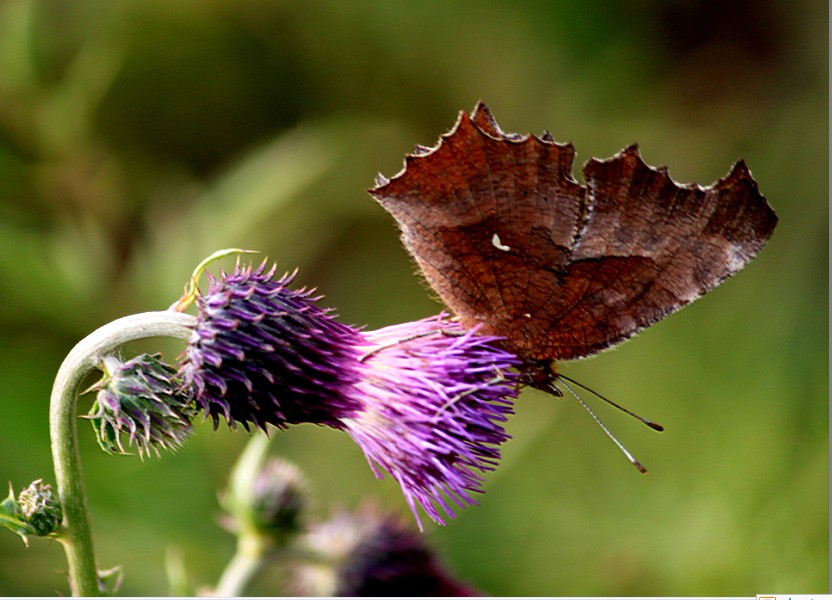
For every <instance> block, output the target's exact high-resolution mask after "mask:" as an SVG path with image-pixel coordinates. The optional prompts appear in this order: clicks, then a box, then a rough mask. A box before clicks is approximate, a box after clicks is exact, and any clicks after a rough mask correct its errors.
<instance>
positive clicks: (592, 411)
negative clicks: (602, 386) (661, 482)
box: [558, 375, 647, 473]
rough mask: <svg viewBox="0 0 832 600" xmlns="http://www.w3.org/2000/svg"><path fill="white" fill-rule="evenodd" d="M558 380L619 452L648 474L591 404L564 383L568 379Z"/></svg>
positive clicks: (559, 377) (560, 376)
mask: <svg viewBox="0 0 832 600" xmlns="http://www.w3.org/2000/svg"><path fill="white" fill-rule="evenodd" d="M558 379H560V380H561V383H562V384H563V387H565V388H566V389H567V390H569V393H570V394H572V395H573V396H575V398H577V400H578V402H580V403H581V406H583V407H584V408H585V409H586V411H587V412H588V413H589V414H590V416H591V417H592V418H593V419H595V422H596V423H598V426H599V427H600V428H601V429H602V430H603V432H604V433H606V434H607V437H609V438H610V439H611V440H612V441H613V443H615V445H616V446H618V449H619V450H621V451H622V452H623V453H624V456H626V457H627V460H629V461H630V462H631V463H632V465H633V466H634V467H635V468H636V469H638V470H639V471H641V472H642V473H647V469H646V468H644V465H642V464H641V463H640V462H638V461H637V460H636V457H635V456H633V455H632V454H630V451H629V450H627V449H626V448H625V447H624V444H622V443H621V442H619V441H618V438H616V437H615V436H614V435H613V434H612V432H611V431H610V430H609V429H608V428H607V426H606V425H604V422H603V421H602V420H601V418H600V417H599V416H598V415H596V414H595V411H594V410H592V408H590V406H589V404H587V403H586V402H585V401H584V399H583V398H581V397H580V396H579V395H578V393H577V392H576V391H575V390H573V389H572V388H571V387H570V386H569V384H568V383H566V381H563V380H564V379H566V378H565V377H564V376H563V375H558ZM568 381H570V382H572V383H576V382H575V381H573V380H571V379H569V380H568ZM577 385H581V384H577ZM581 387H584V386H581ZM590 391H591V390H590ZM593 393H594V392H593ZM628 412H629V411H628Z"/></svg>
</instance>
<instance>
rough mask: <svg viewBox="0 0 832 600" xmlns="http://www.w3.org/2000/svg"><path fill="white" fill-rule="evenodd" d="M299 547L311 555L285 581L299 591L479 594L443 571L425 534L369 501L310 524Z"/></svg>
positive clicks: (357, 594)
mask: <svg viewBox="0 0 832 600" xmlns="http://www.w3.org/2000/svg"><path fill="white" fill-rule="evenodd" d="M301 547H302V548H303V549H304V550H305V551H306V553H308V554H309V555H310V556H311V557H312V560H311V561H309V562H300V561H298V562H296V563H295V564H294V565H292V569H291V576H290V580H289V585H290V588H291V591H292V592H293V593H296V594H298V595H309V596H353V597H364V596H387V597H395V596H410V597H428V596H434V597H436V596H480V595H481V594H480V593H479V592H477V591H476V590H475V589H473V588H472V587H470V586H469V585H467V584H465V583H462V582H460V581H458V580H457V579H456V578H455V577H454V576H453V575H452V574H451V573H449V572H448V570H447V569H446V568H445V566H444V565H443V564H442V561H441V560H440V559H439V557H438V556H437V555H436V553H435V552H434V551H433V549H432V548H431V547H430V546H429V545H428V544H427V543H426V542H425V538H424V536H421V535H419V534H418V532H416V531H414V530H413V529H412V528H410V527H408V526H407V525H406V524H405V523H403V522H402V521H401V519H399V518H397V517H396V516H394V515H389V514H383V513H381V512H380V511H379V510H378V509H377V508H376V507H375V506H373V505H371V504H368V505H364V506H362V507H361V508H360V509H359V510H357V511H355V513H348V512H345V511H341V512H339V513H337V514H336V515H335V516H334V517H332V518H331V519H330V520H329V521H326V522H323V523H316V524H313V525H312V526H311V527H310V531H309V533H307V534H306V535H305V536H304V537H303V538H302V540H301ZM316 559H317V560H316Z"/></svg>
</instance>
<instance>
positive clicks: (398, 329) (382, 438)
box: [342, 315, 517, 524]
mask: <svg viewBox="0 0 832 600" xmlns="http://www.w3.org/2000/svg"><path fill="white" fill-rule="evenodd" d="M496 341H497V338H492V337H485V336H478V335H475V332H474V331H467V332H466V331H464V330H463V329H462V328H461V327H460V326H459V324H458V323H457V322H456V321H452V320H449V319H447V317H446V316H445V315H438V316H436V317H431V318H428V319H423V320H421V321H416V322H414V323H405V324H403V325H394V326H391V327H386V328H384V329H380V330H378V331H370V332H367V333H366V334H365V337H364V341H363V344H362V346H360V348H361V350H362V351H364V352H365V354H364V355H363V360H362V361H361V364H360V367H359V372H360V373H361V377H360V378H359V379H358V381H357V382H356V384H355V385H354V386H353V387H352V388H351V389H350V393H351V394H352V395H354V396H355V397H356V398H363V399H364V409H363V410H362V411H361V412H360V413H358V414H357V415H356V416H355V417H351V418H346V419H343V420H342V422H343V424H344V427H345V429H346V430H347V433H349V435H350V436H351V437H352V438H353V440H355V441H356V443H357V444H358V445H359V446H360V447H361V449H362V450H363V451H364V454H365V456H366V457H367V460H368V462H369V463H370V466H371V468H372V469H373V472H374V473H375V474H376V477H378V478H381V477H383V473H382V470H384V471H387V472H388V473H390V475H391V476H392V477H393V478H394V479H396V481H398V483H399V485H400V486H401V488H402V491H403V492H404V495H405V498H406V500H407V503H408V504H409V505H410V508H411V510H413V512H414V514H417V513H416V504H417V503H418V504H419V505H420V506H421V507H422V508H423V509H424V510H425V512H426V513H427V514H428V516H430V518H431V519H433V520H434V521H436V522H437V523H440V524H442V523H443V521H442V516H441V514H440V512H439V511H438V510H437V507H436V506H435V505H438V506H439V507H441V508H442V510H443V511H444V512H445V513H446V514H447V515H449V516H451V517H453V516H454V513H453V510H452V508H451V506H450V505H449V503H448V502H447V500H446V498H447V499H450V500H451V501H452V502H454V503H455V504H457V505H458V506H460V507H464V506H465V504H475V502H474V500H473V499H472V498H471V496H470V494H469V493H468V492H478V491H480V486H481V484H482V476H481V475H479V474H478V472H477V471H486V470H492V469H493V468H494V467H496V466H497V462H498V461H499V459H500V451H499V446H500V444H502V443H503V442H505V441H507V440H508V439H509V435H508V434H507V433H506V432H505V430H504V429H503V427H502V425H501V424H502V423H503V422H505V420H506V418H507V417H508V415H509V414H511V412H512V400H513V399H514V398H515V397H516V395H517V380H516V377H515V375H514V373H513V372H511V371H509V369H510V368H511V367H512V366H515V365H516V364H517V361H516V359H515V358H514V356H513V355H512V354H509V353H507V352H503V351H501V350H499V349H498V348H497V347H496V346H495V345H494V342H496ZM417 520H418V515H417Z"/></svg>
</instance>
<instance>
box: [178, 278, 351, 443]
mask: <svg viewBox="0 0 832 600" xmlns="http://www.w3.org/2000/svg"><path fill="white" fill-rule="evenodd" d="M274 271H275V270H274V267H273V268H272V269H271V270H269V271H266V269H265V263H264V264H262V265H260V267H259V268H257V269H251V268H248V267H244V268H241V267H239V266H238V267H237V268H236V269H234V271H233V272H232V273H230V274H225V273H223V275H222V276H221V277H220V278H214V277H213V276H211V275H210V274H209V275H208V277H209V288H208V292H207V293H206V294H204V295H201V294H200V295H198V296H197V297H196V305H197V310H198V313H199V314H198V316H197V319H198V321H197V325H196V327H195V329H194V332H193V335H192V336H191V339H190V341H189V343H188V346H187V348H186V350H185V361H184V363H183V365H182V369H181V373H182V377H183V380H184V383H185V386H186V387H188V388H190V389H192V390H194V392H195V396H196V400H197V402H198V403H199V404H200V405H201V407H202V409H203V410H204V411H205V413H206V414H207V415H210V416H211V418H212V419H213V421H214V427H216V426H217V424H218V422H219V418H220V417H223V418H224V419H225V420H226V421H227V422H228V424H229V425H230V426H232V427H233V426H234V425H235V424H236V423H241V424H242V425H243V426H244V427H245V428H246V429H248V428H249V423H252V424H254V425H255V426H257V427H259V428H261V429H263V430H264V431H265V430H266V425H267V424H269V425H274V426H275V427H281V428H282V427H286V425H288V424H296V423H317V424H319V425H329V426H331V427H338V426H339V423H340V419H341V418H342V417H345V416H348V415H352V414H354V413H355V412H356V411H357V410H358V409H359V408H360V407H361V405H360V402H358V401H356V400H353V399H352V398H350V397H348V396H347V395H346V394H345V393H344V391H345V389H346V388H348V387H350V386H351V385H353V384H354V382H355V379H356V377H357V374H356V372H355V366H356V364H357V355H356V352H355V350H354V349H353V346H354V344H355V343H356V342H358V341H359V339H360V334H359V332H358V331H357V330H355V329H354V328H352V327H349V326H347V325H343V324H341V323H339V322H338V321H336V320H335V319H334V318H333V317H332V316H331V315H330V314H329V313H330V311H328V310H323V309H321V308H319V307H318V306H317V305H316V304H315V302H316V301H317V300H318V299H319V298H316V297H313V296H312V291H311V290H306V289H300V290H292V289H289V287H288V286H289V284H290V283H291V282H292V279H293V278H294V274H291V275H284V276H283V277H281V278H280V279H277V280H275V279H273V276H274Z"/></svg>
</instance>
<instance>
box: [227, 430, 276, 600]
mask: <svg viewBox="0 0 832 600" xmlns="http://www.w3.org/2000/svg"><path fill="white" fill-rule="evenodd" d="M269 443H270V440H269V438H268V437H266V436H265V435H263V434H260V433H256V434H255V435H254V436H253V437H252V438H251V440H250V441H249V442H248V444H246V448H245V450H243V453H242V454H241V455H240V458H239V459H237V464H236V465H234V470H233V471H232V472H231V478H230V481H229V484H228V491H227V497H226V501H225V502H226V504H227V506H226V509H227V510H228V511H229V513H230V514H231V516H232V517H233V519H234V521H235V523H236V526H237V531H236V534H237V550H236V552H235V554H234V557H233V558H232V559H231V562H229V563H228V565H227V566H226V568H225V570H224V571H223V573H222V576H220V580H219V583H217V587H216V589H215V590H214V593H213V595H214V596H219V597H234V596H241V595H243V593H244V592H245V590H246V588H247V587H248V584H249V583H250V582H251V580H252V579H253V578H254V576H255V575H256V574H257V571H259V570H260V567H261V566H262V565H263V560H264V559H265V558H266V555H267V554H268V552H269V550H271V549H272V543H271V540H269V539H267V538H266V537H264V536H263V535H262V534H261V533H260V532H259V531H258V529H257V526H256V525H255V524H254V522H253V519H254V517H253V515H252V505H253V504H254V501H253V495H254V485H255V482H256V481H257V476H258V474H259V473H260V470H261V469H262V468H263V465H264V464H265V462H266V459H267V458H268V452H269Z"/></svg>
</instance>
